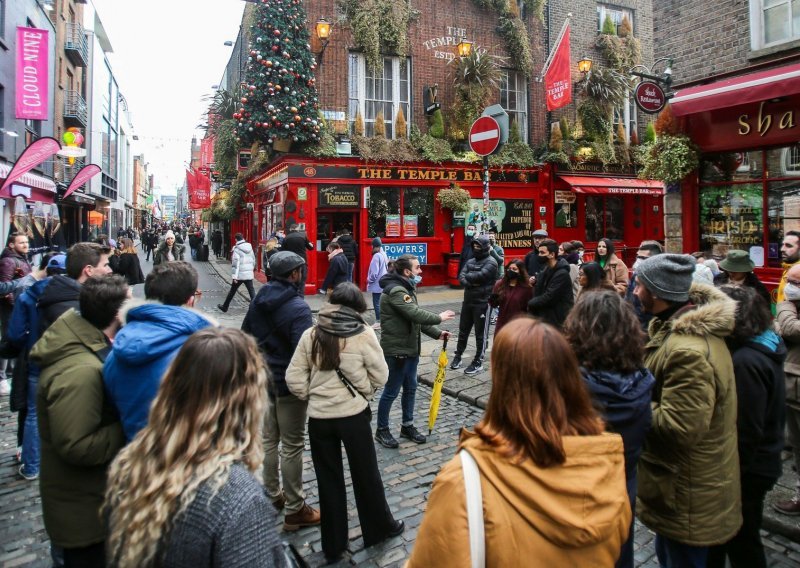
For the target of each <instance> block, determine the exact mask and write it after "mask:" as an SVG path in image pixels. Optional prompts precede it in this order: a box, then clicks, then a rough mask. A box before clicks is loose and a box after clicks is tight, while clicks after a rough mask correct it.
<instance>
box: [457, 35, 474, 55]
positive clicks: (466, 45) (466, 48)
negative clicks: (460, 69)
mask: <svg viewBox="0 0 800 568" xmlns="http://www.w3.org/2000/svg"><path fill="white" fill-rule="evenodd" d="M456 49H457V50H458V56H459V57H462V58H463V57H469V55H470V54H471V53H472V42H471V41H469V40H468V39H466V38H463V37H462V38H461V41H459V42H458V45H457V46H456Z"/></svg>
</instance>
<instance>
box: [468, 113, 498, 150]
mask: <svg viewBox="0 0 800 568" xmlns="http://www.w3.org/2000/svg"><path fill="white" fill-rule="evenodd" d="M498 144H500V126H499V125H498V124H497V121H496V120H495V119H493V118H492V117H491V116H482V117H480V118H479V119H478V120H476V121H475V122H473V123H472V127H471V128H470V129H469V147H470V148H472V151H473V152H475V153H476V154H478V155H479V156H488V155H489V154H491V153H492V152H494V151H495V150H496V149H497V146H498Z"/></svg>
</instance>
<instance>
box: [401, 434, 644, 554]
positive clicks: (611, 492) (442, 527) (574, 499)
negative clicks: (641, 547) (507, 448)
mask: <svg viewBox="0 0 800 568" xmlns="http://www.w3.org/2000/svg"><path fill="white" fill-rule="evenodd" d="M562 441H563V444H564V450H565V452H566V461H565V462H564V463H563V464H561V465H557V466H553V467H549V468H540V467H539V466H537V465H536V464H535V463H534V462H533V460H531V459H526V460H524V461H523V462H522V463H520V464H515V463H512V462H510V461H509V460H508V459H507V458H505V457H503V456H501V455H499V454H498V453H497V451H496V450H495V449H494V448H493V447H491V446H489V445H487V444H485V443H484V442H483V441H482V440H481V439H480V438H478V437H477V436H475V435H474V434H473V435H470V434H469V433H465V434H463V435H462V443H461V447H462V448H465V449H466V450H468V451H469V452H470V454H471V455H472V457H473V458H475V461H476V462H477V464H478V469H479V470H480V477H481V492H482V497H483V517H484V527H485V543H486V566H520V565H523V564H524V565H525V566H528V567H530V568H539V567H541V568H550V567H553V566H606V567H611V566H614V562H615V561H616V560H617V557H618V556H619V551H620V546H621V545H622V543H623V542H624V541H625V540H626V539H627V538H628V528H629V525H630V522H631V510H630V505H629V504H628V497H627V495H626V493H625V474H624V464H623V461H624V459H623V455H622V439H621V438H620V437H619V436H618V435H616V434H602V435H600V436H565V437H564V438H562ZM470 562H471V561H470V553H469V525H468V523H467V508H466V492H465V486H464V475H463V471H462V468H461V458H460V456H456V457H454V458H453V459H452V460H450V462H448V463H447V464H446V465H445V466H444V467H443V468H442V470H441V471H440V472H439V475H437V476H436V479H435V480H434V482H433V489H432V490H431V493H430V495H429V496H428V507H427V509H426V511H425V516H424V517H423V519H422V526H421V527H420V529H419V532H418V535H417V541H416V543H415V544H414V550H413V551H412V552H411V558H410V560H409V563H408V566H409V567H410V568H417V567H420V568H422V567H425V568H427V567H429V566H444V565H447V566H470Z"/></svg>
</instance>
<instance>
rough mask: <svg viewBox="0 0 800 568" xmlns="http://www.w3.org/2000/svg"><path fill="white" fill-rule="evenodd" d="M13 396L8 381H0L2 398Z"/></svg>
mask: <svg viewBox="0 0 800 568" xmlns="http://www.w3.org/2000/svg"><path fill="white" fill-rule="evenodd" d="M9 394H11V385H10V384H9V383H8V379H3V380H2V381H0V396H8V395H9Z"/></svg>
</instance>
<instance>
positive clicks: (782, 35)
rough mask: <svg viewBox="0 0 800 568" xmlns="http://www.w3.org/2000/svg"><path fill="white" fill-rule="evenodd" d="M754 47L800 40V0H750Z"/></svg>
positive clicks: (751, 40)
mask: <svg viewBox="0 0 800 568" xmlns="http://www.w3.org/2000/svg"><path fill="white" fill-rule="evenodd" d="M750 35H751V38H750V43H751V47H752V49H761V48H764V47H771V46H773V45H779V44H781V43H785V42H788V41H793V40H800V0H750Z"/></svg>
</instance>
